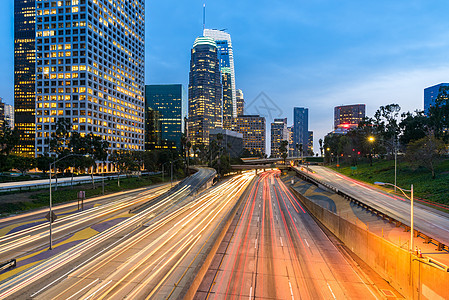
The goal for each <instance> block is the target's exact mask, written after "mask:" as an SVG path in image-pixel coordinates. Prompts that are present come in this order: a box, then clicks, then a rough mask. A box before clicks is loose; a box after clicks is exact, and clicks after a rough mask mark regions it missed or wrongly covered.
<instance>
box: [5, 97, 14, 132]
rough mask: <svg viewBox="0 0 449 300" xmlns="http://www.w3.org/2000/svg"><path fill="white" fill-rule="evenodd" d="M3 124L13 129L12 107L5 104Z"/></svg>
mask: <svg viewBox="0 0 449 300" xmlns="http://www.w3.org/2000/svg"><path fill="white" fill-rule="evenodd" d="M5 123H7V124H8V126H9V128H11V129H14V106H12V105H10V104H6V103H5Z"/></svg>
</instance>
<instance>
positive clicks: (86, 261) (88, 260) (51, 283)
mask: <svg viewBox="0 0 449 300" xmlns="http://www.w3.org/2000/svg"><path fill="white" fill-rule="evenodd" d="M131 233H132V232H129V233H127V234H126V235H124V236H123V237H122V238H121V239H119V240H117V241H116V242H114V243H112V244H111V245H109V246H108V247H106V248H104V249H103V250H101V251H100V252H98V253H97V254H95V255H94V256H92V257H90V258H89V259H87V260H85V261H84V262H82V263H80V264H79V265H77V266H76V267H74V268H73V269H71V270H70V271H68V272H67V273H65V274H64V275H62V276H60V277H58V278H56V279H55V280H53V281H52V282H50V283H49V284H47V285H46V286H44V287H43V288H41V289H40V290H38V291H37V292H36V293H34V294H32V295H30V297H31V298H33V297H34V296H36V295H37V294H39V293H40V292H42V291H43V290H45V289H46V288H48V287H50V286H52V285H53V284H54V283H56V282H58V281H59V280H61V279H62V278H63V277H65V276H67V275H69V274H70V273H72V272H73V271H75V270H76V269H78V268H80V267H81V266H83V265H85V264H87V263H88V262H90V261H91V260H93V259H95V258H96V257H97V256H99V255H101V254H102V253H103V252H105V251H107V250H109V249H110V248H112V247H114V246H115V245H116V244H118V243H120V242H121V241H122V240H124V239H126V238H127V237H128V235H130V234H131Z"/></svg>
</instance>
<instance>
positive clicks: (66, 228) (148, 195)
mask: <svg viewBox="0 0 449 300" xmlns="http://www.w3.org/2000/svg"><path fill="white" fill-rule="evenodd" d="M169 189H170V185H163V186H158V187H153V188H150V189H146V190H144V191H140V192H139V193H138V194H134V193H133V194H132V195H128V196H123V195H121V196H109V197H102V199H101V203H102V204H99V203H97V205H94V206H92V207H91V208H90V209H86V210H83V211H78V210H77V209H75V207H76V204H71V205H69V206H68V207H65V208H57V207H56V209H55V211H56V213H57V214H58V215H60V216H59V218H58V219H57V220H56V221H55V222H53V225H52V227H53V228H52V237H53V240H54V242H55V243H56V242H57V241H58V240H59V239H62V238H64V237H65V236H68V235H71V234H73V233H74V232H77V231H80V230H82V229H84V228H87V227H90V226H92V225H94V224H97V223H100V222H102V221H104V220H106V219H108V218H111V217H113V216H115V215H119V214H122V213H124V212H127V211H128V210H129V209H131V208H133V207H135V206H137V205H139V204H141V203H142V202H147V201H150V200H152V199H154V198H156V197H157V196H159V195H161V194H163V193H165V192H167V191H168V190H169ZM98 204H99V205H98ZM41 213H42V215H41V216H40V217H41V218H43V216H44V215H45V214H46V213H47V211H42V212H41ZM33 216H34V219H32V218H29V216H28V215H26V216H25V217H24V218H22V219H20V218H14V223H12V224H11V221H10V220H2V221H0V224H2V223H3V224H4V227H3V228H5V229H8V228H14V226H15V225H17V223H18V224H24V225H25V228H24V229H22V230H18V231H14V232H12V233H9V234H6V235H4V236H2V237H0V245H1V247H0V261H6V260H7V259H11V258H19V257H21V256H23V255H26V254H28V253H30V252H31V251H33V250H35V249H38V248H40V247H47V246H48V243H49V223H48V221H46V220H45V221H43V222H42V221H39V219H36V217H37V216H38V215H33ZM41 220H42V219H41ZM27 223H28V224H31V225H32V224H34V223H36V224H37V225H34V226H31V227H28V226H26V224H27ZM7 224H9V225H7ZM19 228H20V227H19Z"/></svg>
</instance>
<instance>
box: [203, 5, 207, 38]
mask: <svg viewBox="0 0 449 300" xmlns="http://www.w3.org/2000/svg"><path fill="white" fill-rule="evenodd" d="M204 29H206V3H204V4H203V33H204Z"/></svg>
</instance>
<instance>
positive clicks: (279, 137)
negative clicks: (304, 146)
mask: <svg viewBox="0 0 449 300" xmlns="http://www.w3.org/2000/svg"><path fill="white" fill-rule="evenodd" d="M282 141H288V129H287V118H285V119H274V122H273V123H271V157H273V158H274V157H281V152H280V150H279V148H280V146H281V142H282ZM287 153H288V146H287Z"/></svg>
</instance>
